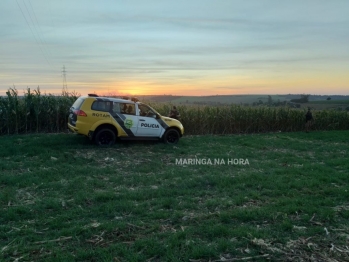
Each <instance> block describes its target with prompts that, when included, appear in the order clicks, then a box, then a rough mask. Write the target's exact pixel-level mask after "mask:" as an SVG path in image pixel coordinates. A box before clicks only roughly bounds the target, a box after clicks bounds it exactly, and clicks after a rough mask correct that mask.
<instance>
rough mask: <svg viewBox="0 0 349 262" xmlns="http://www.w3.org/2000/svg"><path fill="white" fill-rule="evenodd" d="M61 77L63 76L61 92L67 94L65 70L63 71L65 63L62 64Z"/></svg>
mask: <svg viewBox="0 0 349 262" xmlns="http://www.w3.org/2000/svg"><path fill="white" fill-rule="evenodd" d="M62 77H63V89H62V94H63V95H66V94H68V86H67V71H65V65H63V70H62Z"/></svg>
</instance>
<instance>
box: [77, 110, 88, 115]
mask: <svg viewBox="0 0 349 262" xmlns="http://www.w3.org/2000/svg"><path fill="white" fill-rule="evenodd" d="M74 114H75V115H77V116H87V115H86V113H85V112H84V111H82V110H79V109H77V110H74Z"/></svg>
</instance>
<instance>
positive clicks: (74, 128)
mask: <svg viewBox="0 0 349 262" xmlns="http://www.w3.org/2000/svg"><path fill="white" fill-rule="evenodd" d="M68 128H69V129H70V131H72V132H73V133H78V130H79V129H77V128H76V127H75V126H73V125H71V124H69V123H68Z"/></svg>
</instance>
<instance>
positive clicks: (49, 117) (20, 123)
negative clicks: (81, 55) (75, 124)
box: [0, 87, 77, 135]
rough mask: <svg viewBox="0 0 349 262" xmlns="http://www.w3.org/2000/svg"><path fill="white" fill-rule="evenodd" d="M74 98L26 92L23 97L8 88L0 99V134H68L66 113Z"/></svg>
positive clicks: (14, 89)
mask: <svg viewBox="0 0 349 262" xmlns="http://www.w3.org/2000/svg"><path fill="white" fill-rule="evenodd" d="M76 98H77V97H76V96H74V95H71V94H67V93H66V94H63V95H62V96H54V95H46V94H44V95H43V94H42V93H41V91H40V88H39V87H38V88H37V89H35V90H30V88H27V90H26V91H25V93H24V95H23V96H19V95H18V91H17V89H16V88H10V89H9V90H8V91H7V92H6V96H5V97H0V134H1V135H4V134H7V135H10V134H26V133H34V132H35V133H39V132H46V133H56V132H62V131H66V130H67V118H68V110H69V108H70V107H71V105H72V104H73V103H74V101H75V100H76Z"/></svg>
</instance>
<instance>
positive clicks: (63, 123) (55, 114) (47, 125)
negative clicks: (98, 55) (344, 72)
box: [0, 88, 349, 135]
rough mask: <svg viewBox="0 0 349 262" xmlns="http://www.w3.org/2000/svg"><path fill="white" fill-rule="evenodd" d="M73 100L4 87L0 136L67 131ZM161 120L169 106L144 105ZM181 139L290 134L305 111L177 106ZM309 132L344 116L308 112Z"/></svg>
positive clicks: (345, 120) (341, 122) (340, 123)
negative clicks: (182, 134) (266, 133)
mask: <svg viewBox="0 0 349 262" xmlns="http://www.w3.org/2000/svg"><path fill="white" fill-rule="evenodd" d="M76 99H77V95H76V94H74V93H63V94H62V95H61V96H54V95H46V94H42V93H41V91H40V89H39V88H37V89H35V90H30V88H27V90H26V91H25V93H24V95H23V96H19V95H18V91H17V90H16V88H10V89H9V90H8V91H7V92H6V96H5V97H0V135H10V134H26V133H39V132H41V133H58V132H66V131H67V118H68V110H69V108H70V107H71V106H72V104H73V103H74V101H75V100H76ZM150 105H151V106H152V107H153V108H154V109H156V110H157V111H158V112H159V113H160V114H162V115H164V116H167V115H168V113H169V111H170V108H171V105H170V104H163V103H150ZM177 108H178V110H179V112H180V114H181V122H182V123H183V126H184V129H185V134H188V135H205V134H240V133H260V132H278V131H282V132H293V131H302V130H304V124H305V113H306V112H305V111H303V110H299V109H291V108H288V107H266V106H261V107H246V106H238V105H226V106H197V105H196V106H191V105H179V106H177ZM313 116H314V118H315V121H314V124H313V127H312V128H313V129H314V130H343V129H349V114H348V112H345V111H333V110H321V111H314V112H313Z"/></svg>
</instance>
